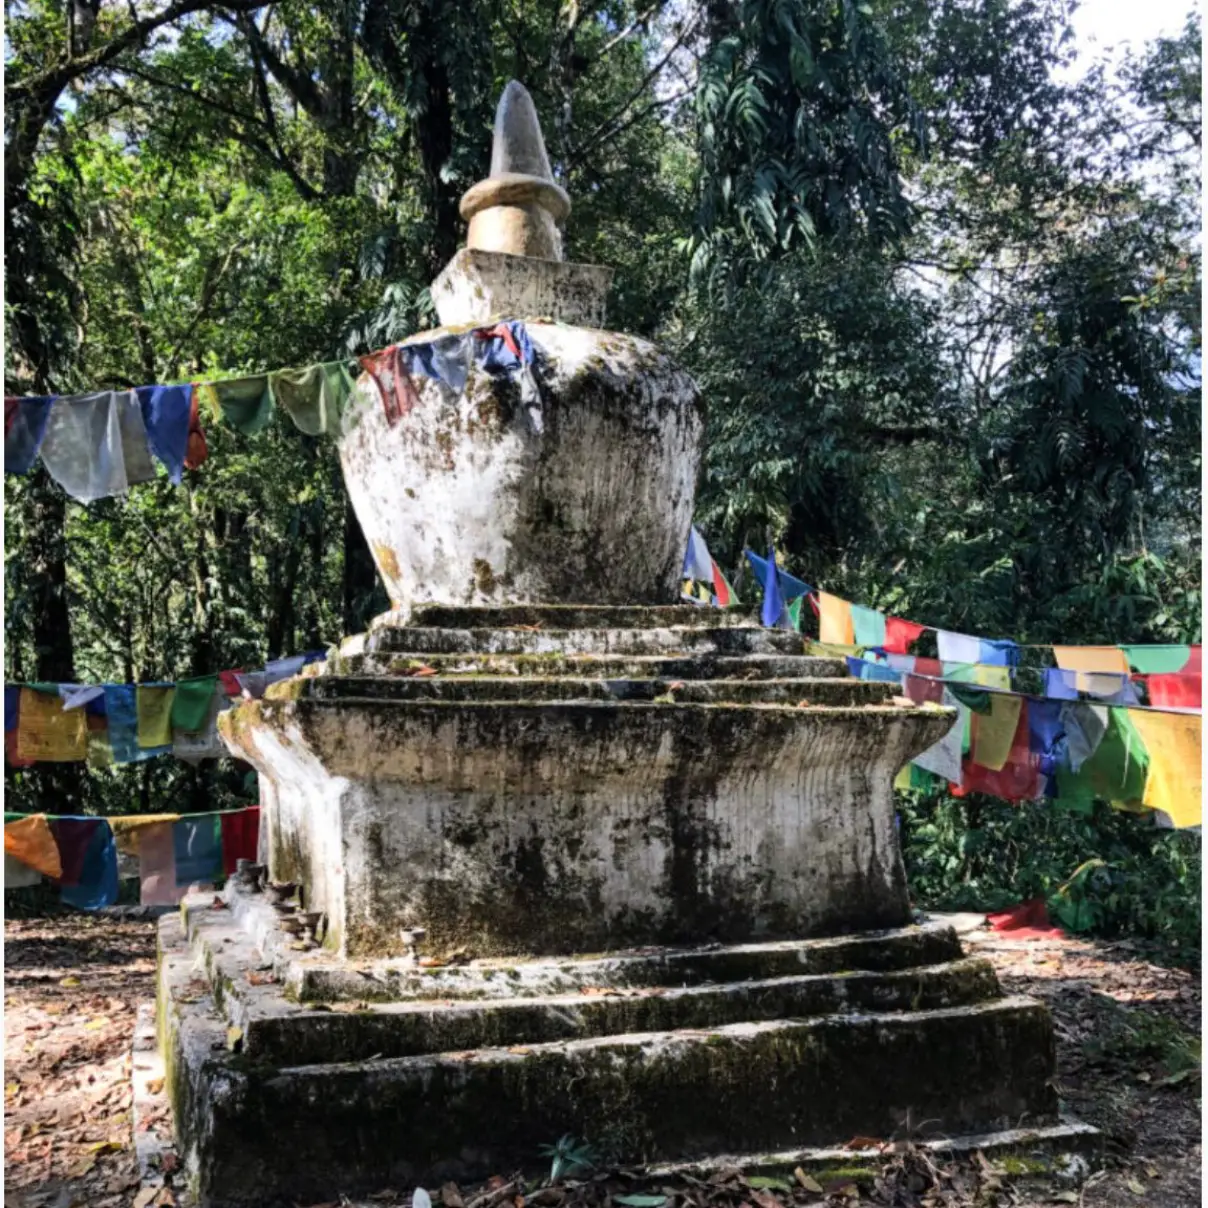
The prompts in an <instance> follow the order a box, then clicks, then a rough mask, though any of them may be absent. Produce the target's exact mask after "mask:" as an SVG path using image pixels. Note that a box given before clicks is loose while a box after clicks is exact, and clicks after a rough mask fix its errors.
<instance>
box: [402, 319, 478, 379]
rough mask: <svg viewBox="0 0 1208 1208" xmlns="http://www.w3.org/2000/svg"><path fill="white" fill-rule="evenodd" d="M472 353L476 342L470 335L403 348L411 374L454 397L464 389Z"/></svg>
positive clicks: (426, 341)
mask: <svg viewBox="0 0 1208 1208" xmlns="http://www.w3.org/2000/svg"><path fill="white" fill-rule="evenodd" d="M474 351H475V340H474V336H473V335H472V334H471V333H470V332H462V333H461V334H460V335H458V334H452V335H444V336H438V337H437V338H436V339H435V340H422V341H418V342H417V343H415V344H404V345H403V355H404V356H405V357H406V358H407V367H408V369H409V370H410V372H411V373H412V374H416V373H422V374H423V375H424V377H426V378H431V379H432V380H434V381H437V382H439V383H440V384H441V385H442V386H444V387H445V388H446V389H448V390H450V391H452V392H453V393H454V394H461V392H462V391H463V390H464V389H465V388H466V378H468V377H469V375H470V362H471V359H472V358H473V356H474Z"/></svg>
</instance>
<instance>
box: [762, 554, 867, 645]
mask: <svg viewBox="0 0 1208 1208" xmlns="http://www.w3.org/2000/svg"><path fill="white" fill-rule="evenodd" d="M743 552H744V553H745V554H746V556H747V561H748V562H749V563H750V564H751V569H752V570H753V571H754V572H755V577H756V579H758V580H759V582H760V583H761V584H762V583H764V582H766V580H767V577H768V564H767V563H766V562H765V561H764V560H763V559H762V558H761V557H759V555H758V554H753V553H752V552H751V551H750V550H744V551H743ZM776 577H777V579H779V581H780V594H781V595H782V596H783V597H784V599H785V600H795V599H796V598H797V597H798V596H804V595H808V594H809V593H810V592H811V591H812V590H813V589H812V588H811V587H810V585H809V584H808V583H803V582H802V581H801V580H800V579H798V578H797V577H796V576H795V575H790V574H789V572H788V571H787V570H782V569H781V568H780V567H777V568H776ZM849 644H850V643H849Z"/></svg>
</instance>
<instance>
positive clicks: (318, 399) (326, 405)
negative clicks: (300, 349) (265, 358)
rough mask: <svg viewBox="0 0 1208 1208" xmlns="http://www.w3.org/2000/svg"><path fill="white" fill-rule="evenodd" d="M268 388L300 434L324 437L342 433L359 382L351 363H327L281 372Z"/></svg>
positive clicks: (275, 375)
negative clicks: (343, 416) (345, 414)
mask: <svg viewBox="0 0 1208 1208" xmlns="http://www.w3.org/2000/svg"><path fill="white" fill-rule="evenodd" d="M269 386H270V388H271V391H272V395H273V398H274V399H275V400H276V401H277V402H278V403H280V405H281V406H282V407H283V408H284V409H285V410H286V412H287V413H288V414H289V417H290V419H292V420H293V421H294V424H295V425H296V426H297V428H298V430H299V431H300V432H305V433H306V435H307V436H324V435H332V434H335V433H337V432H338V431H339V427H340V417H341V416H342V415H343V414H344V407H345V406H346V405H347V403H348V400H349V399H350V398H351V397H352V392H353V389H354V388H355V387H356V378H355V377H354V376H353V374H352V372H351V370H350V369H349V362H348V361H327V362H326V363H324V364H322V365H309V366H307V367H306V368H305V369H282V370H279V371H278V372H277V373H273V374H270V375H269Z"/></svg>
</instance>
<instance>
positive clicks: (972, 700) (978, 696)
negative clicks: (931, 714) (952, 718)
mask: <svg viewBox="0 0 1208 1208" xmlns="http://www.w3.org/2000/svg"><path fill="white" fill-rule="evenodd" d="M945 687H946V688H947V689H948V691H949V692H951V693H952V695H953V696H954V697H956V699H957V700H958V701H960V703H961V704H962V705H965V706H967V707H968V708H970V709H972V710H973V712H974V713H989V712H990V710H991V708H992V707H993V705H992V702H991V700H990V693H989V692H987V691H986V690H985V689H984V688H970V687H967V686H966V685H965V684H959V683H955V682H948V683H946V684H945Z"/></svg>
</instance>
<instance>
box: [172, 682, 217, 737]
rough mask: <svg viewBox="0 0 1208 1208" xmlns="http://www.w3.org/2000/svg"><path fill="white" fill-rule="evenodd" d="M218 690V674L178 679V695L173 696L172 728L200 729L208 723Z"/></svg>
mask: <svg viewBox="0 0 1208 1208" xmlns="http://www.w3.org/2000/svg"><path fill="white" fill-rule="evenodd" d="M217 690H218V676H217V675H198V676H194V677H193V678H191V679H185V680H177V681H176V695H175V696H174V697H173V698H172V713H171V722H172V728H173V729H174V730H200V729H201V728H202V727H203V726H204V725H205V724H206V718H207V717H208V716H209V714H210V705H211V704H212V702H213V700H214V695H215V693H216V692H217Z"/></svg>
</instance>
